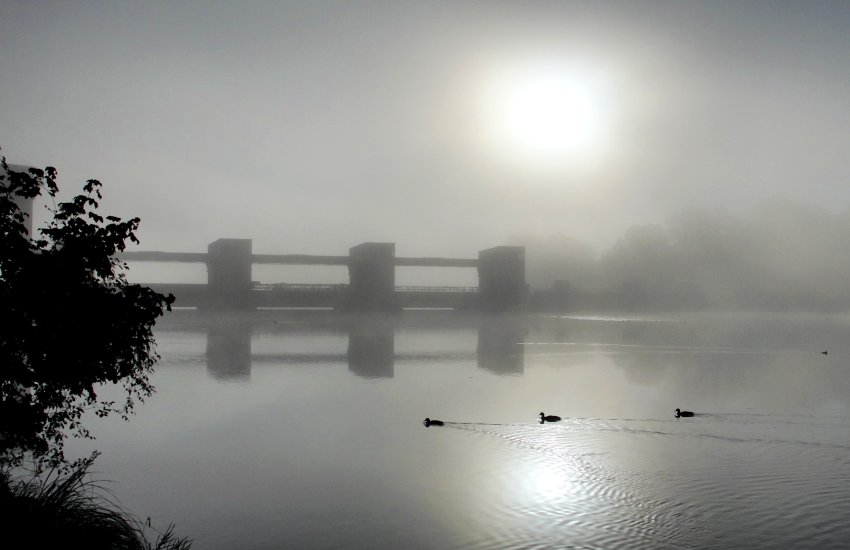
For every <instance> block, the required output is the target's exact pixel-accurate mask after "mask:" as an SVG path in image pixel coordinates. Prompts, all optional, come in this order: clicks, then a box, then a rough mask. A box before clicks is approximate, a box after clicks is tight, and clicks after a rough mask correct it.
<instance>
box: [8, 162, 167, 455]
mask: <svg viewBox="0 0 850 550" xmlns="http://www.w3.org/2000/svg"><path fill="white" fill-rule="evenodd" d="M0 159H2V168H3V169H2V170H0V461H2V462H3V463H5V464H7V465H15V464H20V463H21V461H22V460H23V458H24V457H26V456H27V455H28V454H30V455H31V456H33V457H35V458H36V459H37V460H38V461H39V462H42V463H43V462H50V463H54V464H57V463H60V464H61V463H63V462H64V453H63V449H64V445H63V444H64V440H65V438H66V437H67V436H68V435H73V436H75V437H80V436H83V437H85V436H88V431H87V430H86V428H85V427H84V426H83V425H82V424H81V418H82V415H83V413H84V412H85V411H86V410H94V411H95V412H96V413H97V414H98V415H99V416H106V415H109V414H111V413H115V414H119V415H120V416H121V417H123V418H125V419H126V418H127V417H128V415H129V414H131V413H132V411H133V407H134V405H135V404H136V403H137V402H142V401H144V399H145V398H147V397H149V396H150V395H151V394H152V393H153V391H154V388H153V386H152V385H151V382H150V379H149V376H150V374H151V373H152V369H153V366H154V364H155V363H156V361H157V360H158V359H159V357H158V356H157V354H156V353H155V349H154V339H153V333H152V328H153V325H154V323H155V321H156V319H157V318H158V317H159V316H160V315H162V314H163V309H169V310H170V309H171V303H172V302H173V301H174V297H173V296H170V295H169V296H164V295H162V294H159V293H157V292H154V291H153V290H151V289H150V288H147V287H144V286H140V285H135V284H129V283H128V282H127V280H126V278H125V275H124V270H125V269H126V264H124V263H122V262H121V261H120V260H119V259H117V258H116V254H117V253H119V252H121V251H123V250H124V248H125V243H126V241H127V240H130V241H132V242H136V243H137V242H138V241H137V239H136V236H135V231H136V230H137V228H138V225H139V219H138V218H133V219H130V220H126V221H122V220H121V219H119V218H116V217H114V216H106V217H104V216H101V215H100V214H97V213H96V212H95V210H96V209H97V208H98V200H100V199H101V193H100V188H101V184H100V182H98V181H96V180H89V181H88V182H86V184H85V185H84V187H83V193H82V194H80V195H78V196H76V197H74V199H73V200H71V201H70V202H62V203H59V204H58V206H55V207H53V208H52V209H51V212H52V214H53V219H52V220H51V221H50V222H49V223H48V224H47V225H46V226H45V227H44V228H42V229H39V230H38V231H34V233H38V234H39V236H38V238H36V237H35V236H34V235H29V234H28V232H27V229H26V226H25V224H24V221H25V216H26V215H25V214H24V213H23V212H22V211H21V209H20V208H19V204H18V203H20V202H21V201H26V200H31V199H33V198H35V197H37V196H39V195H42V194H45V195H46V196H48V197H50V198H51V199H55V197H56V194H57V191H58V188H57V185H56V170H55V169H54V168H50V167H48V168H45V169H44V170H38V169H34V168H30V169H28V170H27V171H25V172H16V171H12V170H10V169H9V166H8V165H7V164H6V159H5V158H4V157H0ZM99 384H121V385H122V386H123V389H124V390H125V393H124V397H123V398H122V399H121V400H119V401H118V402H114V401H106V400H102V399H99V398H98V396H97V394H96V390H95V388H96V386H98V385H99Z"/></svg>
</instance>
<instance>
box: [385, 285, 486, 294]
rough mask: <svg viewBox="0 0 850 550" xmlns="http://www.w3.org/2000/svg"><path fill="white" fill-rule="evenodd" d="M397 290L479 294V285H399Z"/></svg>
mask: <svg viewBox="0 0 850 550" xmlns="http://www.w3.org/2000/svg"><path fill="white" fill-rule="evenodd" d="M395 291H396V292H440V293H443V292H450V293H456V294H477V293H478V287H477V286H397V287H395Z"/></svg>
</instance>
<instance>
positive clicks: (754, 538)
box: [446, 413, 850, 548]
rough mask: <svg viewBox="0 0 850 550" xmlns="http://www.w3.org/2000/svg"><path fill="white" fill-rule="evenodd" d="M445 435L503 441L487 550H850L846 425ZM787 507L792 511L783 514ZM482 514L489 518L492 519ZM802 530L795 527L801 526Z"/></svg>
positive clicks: (520, 429) (500, 429)
mask: <svg viewBox="0 0 850 550" xmlns="http://www.w3.org/2000/svg"><path fill="white" fill-rule="evenodd" d="M446 427H448V428H453V429H457V430H463V431H467V432H471V433H472V434H473V435H474V436H475V437H481V438H489V439H495V440H500V441H503V442H504V443H505V445H506V448H507V449H506V452H505V454H504V457H503V458H504V460H503V461H501V462H499V463H498V464H497V465H495V466H491V467H490V468H488V469H485V470H483V471H482V472H480V475H481V476H490V477H491V478H492V479H496V480H498V483H495V482H491V483H486V482H482V486H485V487H486V486H490V487H492V490H491V492H490V493H489V494H485V495H482V497H481V499H480V505H481V506H483V507H486V515H487V516H488V517H490V518H491V520H492V521H491V522H490V525H491V526H497V527H496V528H494V529H492V530H491V532H490V533H489V534H488V535H487V537H486V538H484V539H482V540H477V541H471V543H467V544H466V546H468V547H480V548H570V547H576V548H701V547H706V546H708V547H712V548H763V547H767V546H773V547H818V548H837V547H841V546H842V545H843V544H844V542H845V541H846V540H848V537H850V527H849V526H848V522H846V520H845V519H844V515H845V514H844V513H842V512H840V510H844V511H847V510H850V483H848V482H850V452H848V451H850V446H848V445H847V434H848V426H847V423H846V421H845V420H842V419H839V418H836V419H829V420H827V421H826V422H825V421H824V419H822V418H812V417H801V416H795V417H782V416H772V415H742V414H722V413H717V414H704V415H698V417H697V418H695V419H693V420H690V419H689V420H688V421H685V422H683V421H680V420H676V419H672V418H671V419H669V420H667V419H665V420H659V419H605V418H567V419H564V421H562V422H559V423H556V424H548V423H547V424H545V425H539V424H536V423H534V424H531V423H519V424H476V423H455V422H448V423H447V424H446ZM777 510H782V511H783V513H782V514H777ZM482 513H483V512H482ZM795 526H796V527H795Z"/></svg>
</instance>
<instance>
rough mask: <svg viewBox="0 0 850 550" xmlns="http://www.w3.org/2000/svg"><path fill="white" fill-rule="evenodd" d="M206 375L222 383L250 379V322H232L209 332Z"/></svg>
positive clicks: (209, 329) (220, 325) (211, 327)
mask: <svg viewBox="0 0 850 550" xmlns="http://www.w3.org/2000/svg"><path fill="white" fill-rule="evenodd" d="M207 373H208V374H209V375H211V376H212V377H214V378H217V379H220V380H248V379H250V378H251V323H250V322H245V321H244V320H241V321H240V320H238V319H232V320H223V321H219V322H216V323H214V324H212V325H210V326H209V328H208V329H207Z"/></svg>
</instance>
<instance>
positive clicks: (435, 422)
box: [422, 418, 444, 428]
mask: <svg viewBox="0 0 850 550" xmlns="http://www.w3.org/2000/svg"><path fill="white" fill-rule="evenodd" d="M422 423H423V424H425V427H426V428H428V427H430V426H442V425H443V424H444V422H443V421H442V420H431V419H430V418H426V419H425V420H423V421H422Z"/></svg>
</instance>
